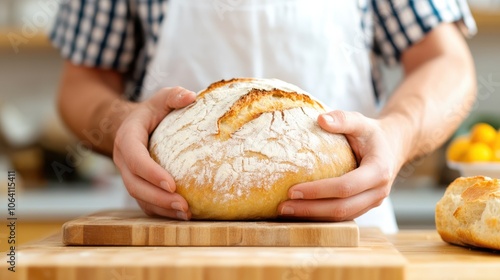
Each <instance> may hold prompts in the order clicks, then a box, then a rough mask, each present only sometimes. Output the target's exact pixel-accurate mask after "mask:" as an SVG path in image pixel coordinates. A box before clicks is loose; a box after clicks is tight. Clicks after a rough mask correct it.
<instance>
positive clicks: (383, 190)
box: [278, 111, 403, 221]
mask: <svg viewBox="0 0 500 280" xmlns="http://www.w3.org/2000/svg"><path fill="white" fill-rule="evenodd" d="M318 123H319V125H320V126H321V127H322V128H323V129H324V130H326V131H328V132H331V133H341V134H345V136H346V138H347V140H348V142H349V144H350V145H351V148H352V150H353V152H354V155H355V156H356V160H357V161H358V164H359V167H358V168H356V169H354V170H352V171H351V172H348V173H346V174H344V175H343V176H340V177H337V178H328V179H322V180H317V181H313V182H306V183H301V184H298V185H295V186H293V187H291V188H290V189H289V191H288V197H289V198H290V200H287V201H285V202H283V203H281V204H280V205H279V206H278V214H279V215H281V217H283V218H299V219H307V220H322V221H344V220H352V219H354V218H356V217H358V216H360V215H362V214H364V213H365V212H367V211H368V210H370V209H371V208H373V207H376V206H379V205H380V204H381V203H382V201H383V200H384V198H386V197H387V196H388V195H389V192H390V189H391V185H392V183H393V181H394V179H395V178H396V175H397V172H398V171H399V169H400V168H401V166H402V164H403V162H402V160H401V158H402V157H401V156H398V155H397V153H398V152H397V151H398V147H399V146H401V143H400V142H401V141H403V139H395V138H397V137H398V136H395V135H389V134H390V133H389V132H390V129H388V128H387V127H384V122H383V121H381V120H377V119H371V118H367V117H365V116H363V115H362V114H360V113H356V112H346V111H333V112H330V113H328V114H323V115H320V116H319V117H318ZM398 135H400V134H398Z"/></svg>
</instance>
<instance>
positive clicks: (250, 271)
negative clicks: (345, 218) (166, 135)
mask: <svg viewBox="0 0 500 280" xmlns="http://www.w3.org/2000/svg"><path fill="white" fill-rule="evenodd" d="M16 253H17V261H18V263H17V265H16V269H17V271H16V272H15V273H12V272H9V271H8V270H7V267H8V264H6V260H7V259H6V255H5V253H2V255H0V278H1V279H65V280H66V279H68V280H71V279H117V280H118V279H130V280H136V279H137V280H138V279H165V278H166V279H183V280H189V279H196V280H201V279H210V280H211V279H213V280H216V279H217V280H222V279H238V280H245V279H249V280H250V279H252V280H256V279H384V280H385V279H450V280H451V279H456V280H459V279H471V280H472V279H474V280H476V279H499V278H500V252H492V251H483V250H471V249H467V248H462V247H457V246H453V245H449V244H447V243H445V242H443V241H441V239H440V237H439V235H438V234H437V233H436V232H435V231H432V230H418V231H401V232H400V233H399V234H396V235H389V236H387V237H384V236H383V235H382V234H381V233H380V232H379V231H378V230H376V229H367V228H361V229H360V246H359V247H357V248H319V247H317V248H313V247H301V248H298V247H272V248H270V247H265V248H264V247H109V246H108V247H104V246H103V247H90V246H86V247H68V246H64V245H63V244H62V243H61V234H60V233H59V234H57V235H54V236H52V237H50V238H48V239H45V240H42V241H39V242H35V243H31V244H29V245H25V246H23V247H21V248H18V249H17V252H16ZM167 276H168V277H167Z"/></svg>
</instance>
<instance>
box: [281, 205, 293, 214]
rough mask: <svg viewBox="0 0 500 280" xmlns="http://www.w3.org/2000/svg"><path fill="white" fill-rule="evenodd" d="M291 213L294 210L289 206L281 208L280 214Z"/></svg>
mask: <svg viewBox="0 0 500 280" xmlns="http://www.w3.org/2000/svg"><path fill="white" fill-rule="evenodd" d="M293 213H295V211H294V210H293V208H292V207H290V206H285V207H283V208H281V215H293Z"/></svg>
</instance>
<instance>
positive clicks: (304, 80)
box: [141, 0, 397, 233]
mask: <svg viewBox="0 0 500 280" xmlns="http://www.w3.org/2000/svg"><path fill="white" fill-rule="evenodd" d="M167 9H168V11H167V12H166V14H165V19H164V21H163V23H162V27H161V30H160V33H159V41H158V46H157V49H156V55H155V56H154V57H153V59H152V61H151V63H150V64H149V66H148V71H147V73H146V76H145V79H144V84H143V92H142V96H141V99H142V100H144V99H147V98H149V97H150V96H151V95H152V94H153V93H154V92H156V91H157V90H158V89H160V88H162V87H170V86H182V87H185V88H187V89H189V90H192V91H194V92H198V91H200V90H202V89H203V88H205V87H206V86H208V85H209V84H210V83H212V82H214V81H219V80H221V79H231V78H234V77H257V78H278V79H281V80H283V81H286V82H289V83H292V84H295V85H297V86H299V87H301V88H302V89H304V90H306V91H307V92H309V93H311V94H313V95H314V96H315V97H316V98H318V99H319V100H321V101H322V102H323V103H325V104H326V105H327V106H329V107H330V108H333V109H342V110H349V111H358V112H361V113H363V114H364V115H366V116H369V117H374V116H376V112H377V110H376V102H375V97H374V94H373V88H372V83H371V76H370V64H369V54H368V51H364V49H363V42H362V41H361V40H362V38H363V36H362V29H361V24H360V23H361V20H360V14H359V13H360V12H359V10H358V7H357V1H344V0H334V1H332V0H217V1H207V0H170V1H169V3H168V8H167ZM360 50H361V51H360ZM356 222H357V223H358V224H359V225H360V226H377V227H380V228H381V229H382V230H383V231H384V232H386V233H393V232H396V231H397V225H396V221H395V218H394V213H393V211H392V206H391V204H390V201H389V199H386V200H385V201H384V203H383V204H382V205H381V206H380V207H378V208H375V209H372V210H370V211H369V212H368V213H366V214H364V215H363V216H361V217H359V218H358V219H356Z"/></svg>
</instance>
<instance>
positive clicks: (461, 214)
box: [436, 176, 500, 250]
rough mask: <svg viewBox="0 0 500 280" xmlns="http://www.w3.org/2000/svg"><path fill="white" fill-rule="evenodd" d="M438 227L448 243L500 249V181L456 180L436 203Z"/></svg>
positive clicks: (466, 178) (478, 177) (462, 178)
mask: <svg viewBox="0 0 500 280" xmlns="http://www.w3.org/2000/svg"><path fill="white" fill-rule="evenodd" d="M436 228H437V231H438V232H439V234H440V235H441V238H442V239H443V240H444V241H446V242H449V243H453V244H457V245H462V246H472V247H482V248H490V249H496V250H500V180H499V179H491V178H488V177H484V176H476V177H461V178H458V179H456V180H455V181H454V182H452V183H451V184H450V186H448V188H447V189H446V192H445V194H444V196H443V198H442V199H441V200H440V201H439V202H438V203H437V205H436Z"/></svg>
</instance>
